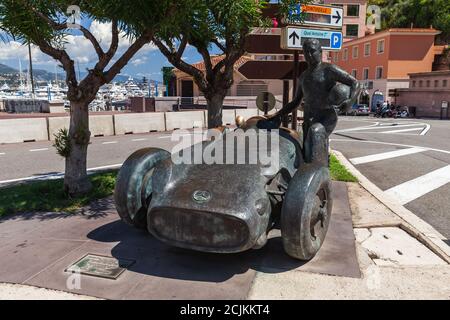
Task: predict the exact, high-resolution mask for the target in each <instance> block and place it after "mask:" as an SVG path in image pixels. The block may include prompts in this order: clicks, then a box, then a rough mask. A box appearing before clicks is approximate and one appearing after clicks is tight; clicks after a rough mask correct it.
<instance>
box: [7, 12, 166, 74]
mask: <svg viewBox="0 0 450 320" xmlns="http://www.w3.org/2000/svg"><path fill="white" fill-rule="evenodd" d="M90 31H91V32H92V34H93V35H94V36H95V37H96V39H97V40H98V41H99V43H100V45H101V46H102V48H103V50H104V51H106V50H108V48H109V46H110V44H111V38H112V34H111V23H100V22H98V21H93V22H92V23H91V26H90ZM65 40H66V44H65V45H64V48H65V49H66V50H67V52H68V54H69V56H70V57H71V58H72V59H73V60H75V61H76V62H79V63H80V64H82V65H83V66H84V65H86V67H87V66H88V65H93V64H94V63H96V61H97V59H98V57H97V54H96V52H95V50H94V48H93V46H92V44H91V43H90V41H89V40H87V39H86V38H85V37H84V36H82V35H68V36H66V39H65ZM129 45H130V40H129V39H128V38H127V37H126V36H125V35H124V34H123V33H121V35H120V38H119V48H118V50H117V53H116V55H115V58H113V60H112V63H114V61H116V59H117V58H118V57H120V56H121V55H122V54H123V53H124V52H125V51H126V50H127V48H128V47H129ZM156 49H157V48H156V46H154V45H153V44H147V45H145V46H144V47H143V48H142V49H141V50H140V51H139V52H138V53H137V54H136V56H135V58H134V60H133V61H132V63H133V65H135V66H137V65H140V64H144V63H146V62H147V60H148V57H147V56H146V55H148V54H149V52H151V51H154V50H156ZM32 57H33V62H34V63H36V64H39V65H54V64H55V61H54V60H53V59H51V58H49V56H47V55H46V54H44V53H42V52H41V51H40V49H39V48H38V47H35V46H32ZM15 59H21V60H24V61H25V60H28V46H26V45H25V46H24V45H22V44H21V43H19V42H17V41H10V42H6V43H5V42H0V60H15Z"/></svg>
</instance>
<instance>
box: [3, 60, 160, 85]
mask: <svg viewBox="0 0 450 320" xmlns="http://www.w3.org/2000/svg"><path fill="white" fill-rule="evenodd" d="M22 72H23V74H24V78H26V73H27V72H28V70H27V69H24V70H22ZM10 74H13V75H15V76H13V77H9V78H11V79H10V80H11V81H12V80H17V79H18V74H19V70H16V69H14V68H12V67H9V66H7V65H5V64H1V63H0V76H3V77H5V75H10ZM86 75H87V72H86V71H81V72H80V76H81V78H84V77H85V76H86ZM33 76H34V79H35V80H36V81H54V80H55V73H54V72H49V71H47V70H42V69H33ZM65 77H66V74H65V73H58V80H60V81H62V80H64V79H65ZM77 77H78V72H77ZM128 78H129V76H126V75H118V76H116V77H115V78H114V80H113V81H114V82H126V81H127V80H128ZM134 81H135V82H141V81H142V78H140V77H134ZM150 81H153V80H150Z"/></svg>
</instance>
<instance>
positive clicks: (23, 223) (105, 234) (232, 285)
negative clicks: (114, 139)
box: [0, 183, 361, 299]
mask: <svg viewBox="0 0 450 320" xmlns="http://www.w3.org/2000/svg"><path fill="white" fill-rule="evenodd" d="M334 189H335V197H336V199H335V205H334V211H333V219H332V222H331V226H330V230H329V234H328V237H327V240H326V242H325V243H324V246H323V248H322V250H321V251H320V253H319V254H318V255H317V257H316V258H315V259H314V260H313V261H311V262H309V263H302V262H300V261H297V260H294V259H292V258H290V257H288V256H287V255H286V254H285V253H284V251H283V247H282V242H281V237H280V232H279V230H278V231H277V230H275V231H274V232H272V233H271V235H270V238H271V239H270V240H269V243H268V245H267V246H266V247H265V248H264V249H262V250H257V251H255V250H252V251H248V252H245V253H241V254H234V255H217V254H205V253H197V252H192V251H187V250H182V249H177V248H172V247H169V246H166V245H164V244H162V243H161V242H159V241H157V240H155V239H154V238H153V237H151V236H150V235H149V234H148V233H146V232H144V231H140V230H136V229H134V228H131V227H129V226H127V225H125V224H123V223H122V222H121V221H120V220H118V216H117V214H116V212H115V209H114V206H113V203H112V199H105V200H103V201H101V202H99V203H97V204H96V205H95V206H92V207H90V208H87V209H85V210H84V212H82V213H80V214H77V215H66V214H58V213H42V214H24V215H17V216H13V217H9V218H6V219H4V220H1V221H0V239H1V241H2V243H3V246H2V247H1V248H0V255H1V256H2V266H1V267H0V283H1V282H4V283H17V284H22V285H31V286H35V287H45V288H50V289H55V290H61V291H67V292H72V293H75V294H82V295H87V296H93V297H99V298H106V299H246V298H247V296H248V293H249V291H250V289H251V286H252V283H253V281H254V279H255V275H256V273H257V272H259V273H263V274H267V275H276V274H280V273H286V272H287V273H289V272H292V271H298V270H303V271H305V272H314V273H320V274H329V275H335V276H345V277H354V278H358V277H360V276H361V273H360V270H359V266H358V261H357V258H356V250H355V241H354V239H355V238H354V235H353V231H352V225H351V215H350V208H349V203H348V198H347V189H346V185H345V184H342V183H336V184H335V185H334ZM88 253H91V254H100V255H105V256H111V257H115V258H121V259H131V260H135V261H136V263H135V264H133V265H132V266H131V267H129V268H128V270H126V271H125V272H124V273H123V274H122V275H121V276H120V277H119V278H118V279H117V280H107V279H102V278H96V277H91V276H84V275H82V276H81V282H80V284H81V288H80V289H69V288H68V286H67V281H68V279H69V277H70V276H71V274H70V273H67V272H64V270H65V269H66V268H67V267H68V266H69V265H71V264H72V263H74V262H76V261H78V260H79V259H80V258H82V257H84V256H85V255H86V254H88ZM2 294H4V292H3V290H2V288H1V287H0V298H1V297H2ZM44 296H46V295H45V294H44V295H43V297H44Z"/></svg>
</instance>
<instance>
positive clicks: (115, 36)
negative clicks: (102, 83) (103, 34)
mask: <svg viewBox="0 0 450 320" xmlns="http://www.w3.org/2000/svg"><path fill="white" fill-rule="evenodd" d="M111 23H112V26H111V33H112V37H111V45H110V47H109V50H108V51H107V52H106V53H105V54H104V55H103V56H102V58H100V59H99V61H98V63H97V64H96V65H95V70H101V71H103V69H105V68H106V66H107V65H108V63H109V62H110V61H111V59H112V58H113V57H114V55H115V54H116V52H117V49H118V47H119V29H118V26H117V20H112V22H111Z"/></svg>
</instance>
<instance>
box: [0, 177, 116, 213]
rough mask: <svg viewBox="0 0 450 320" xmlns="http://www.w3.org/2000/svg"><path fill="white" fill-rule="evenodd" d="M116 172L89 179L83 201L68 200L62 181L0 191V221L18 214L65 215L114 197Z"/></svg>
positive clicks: (80, 198)
mask: <svg viewBox="0 0 450 320" xmlns="http://www.w3.org/2000/svg"><path fill="white" fill-rule="evenodd" d="M116 177H117V172H116V171H114V172H105V173H98V174H94V175H92V176H90V177H89V178H90V179H91V182H92V187H93V188H92V191H91V192H90V193H89V194H88V195H85V196H83V197H79V198H68V197H67V196H66V195H65V194H64V181H63V180H51V181H40V182H35V183H30V184H24V185H19V186H14V187H9V188H4V189H0V217H1V216H5V215H10V214H15V213H20V212H39V211H42V212H68V213H72V212H74V211H76V210H77V209H79V208H81V207H84V206H86V205H88V204H89V203H90V202H92V201H93V200H97V199H103V198H106V197H108V196H110V195H112V194H113V191H114V186H115V183H116Z"/></svg>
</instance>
